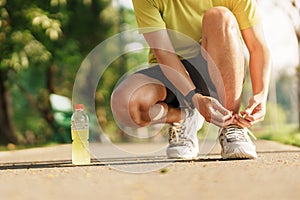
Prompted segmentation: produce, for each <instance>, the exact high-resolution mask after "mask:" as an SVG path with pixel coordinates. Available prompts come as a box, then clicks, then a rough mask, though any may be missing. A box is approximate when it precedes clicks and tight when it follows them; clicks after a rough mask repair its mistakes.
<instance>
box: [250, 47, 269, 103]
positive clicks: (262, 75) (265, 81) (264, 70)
mask: <svg viewBox="0 0 300 200" xmlns="http://www.w3.org/2000/svg"><path fill="white" fill-rule="evenodd" d="M270 74H271V59H270V53H269V50H268V48H267V47H264V46H260V47H258V48H256V49H255V50H254V51H253V52H250V76H251V82H252V90H253V95H257V94H260V95H261V96H262V97H263V98H264V99H265V100H266V99H267V96H268V90H269V82H270Z"/></svg>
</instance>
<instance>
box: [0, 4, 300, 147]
mask: <svg viewBox="0 0 300 200" xmlns="http://www.w3.org/2000/svg"><path fill="white" fill-rule="evenodd" d="M257 2H258V4H259V8H260V9H261V13H262V15H263V19H264V21H263V23H264V31H265V35H266V38H267V42H268V45H269V47H270V49H271V53H272V58H273V74H272V80H271V86H270V94H269V101H268V110H267V116H266V119H265V121H264V122H262V123H260V124H258V125H256V126H255V127H253V128H252V129H253V132H254V133H255V134H256V135H257V136H258V138H262V139H270V140H277V141H280V142H283V143H288V144H293V145H298V146H300V127H299V124H300V123H299V112H300V109H299V104H300V101H299V99H300V98H299V96H300V87H298V85H299V84H300V82H299V80H300V71H299V57H300V53H299V49H300V46H299V41H300V40H299V39H300V0H284V1H282V0H257ZM134 28H137V25H136V21H135V16H134V12H133V8H132V2H131V0H43V1H41V0H30V1H29V0H26V1H24V0H0V149H2V150H5V149H16V148H24V147H33V146H42V145H50V144H59V143H70V142H71V135H70V117H71V115H72V100H71V98H72V90H73V84H74V81H75V78H76V73H77V71H78V69H79V68H80V66H81V63H82V61H83V60H84V58H85V57H86V56H87V55H88V54H89V52H90V51H92V50H93V49H94V48H95V47H96V46H97V45H98V44H100V43H101V42H103V41H105V40H106V39H108V38H110V37H112V36H114V35H115V34H118V33H120V32H123V31H126V30H131V29H134ZM122 40H124V41H120V43H122V42H123V43H124V42H125V43H127V44H128V43H130V42H128V41H126V38H122ZM132 43H133V44H132V46H135V47H136V45H138V44H137V43H136V41H135V42H134V41H133V42H132ZM140 45H142V46H143V45H145V44H142V43H141V44H140ZM110 48H112V49H114V48H115V49H117V47H116V46H114V47H113V46H112V47H110ZM128 48H130V45H128ZM146 62H147V48H146V47H145V50H144V51H139V52H138V54H124V55H122V56H120V57H119V58H117V59H116V60H115V61H114V62H113V63H111V64H110V66H109V67H108V68H107V69H106V70H105V72H104V74H103V76H102V77H101V79H100V80H99V83H98V87H97V90H96V94H95V109H96V114H97V120H98V123H99V124H100V125H101V127H102V131H103V132H105V134H106V136H108V139H109V140H111V141H113V142H130V141H132V138H131V137H130V136H129V135H128V134H124V132H123V131H122V130H120V129H119V128H118V126H117V125H116V123H115V121H114V119H113V116H112V114H111V110H110V105H109V102H110V94H111V92H112V90H113V88H114V87H115V84H116V83H117V82H118V81H119V79H120V78H121V77H122V76H123V74H125V73H126V72H128V71H130V70H132V69H133V67H136V66H138V65H142V64H143V63H146ZM249 95H251V84H250V82H249V77H248V79H247V80H246V82H245V92H244V95H243V104H244V105H245V104H246V103H247V100H248V97H249ZM141 133H142V132H141ZM91 134H92V135H91V138H92V140H94V141H99V142H101V140H102V139H101V136H99V135H93V133H92V132H91ZM199 134H200V137H201V133H199ZM133 139H136V138H133ZM153 139H155V138H153V137H150V138H148V140H153Z"/></svg>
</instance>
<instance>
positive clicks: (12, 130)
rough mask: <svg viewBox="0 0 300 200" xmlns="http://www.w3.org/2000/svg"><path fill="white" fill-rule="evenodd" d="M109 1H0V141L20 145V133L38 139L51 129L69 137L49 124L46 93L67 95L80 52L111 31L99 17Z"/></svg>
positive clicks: (50, 116)
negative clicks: (33, 135) (34, 136)
mask: <svg viewBox="0 0 300 200" xmlns="http://www.w3.org/2000/svg"><path fill="white" fill-rule="evenodd" d="M109 2H110V0H69V1H67V0H47V1H39V0H31V1H26V2H24V1H21V0H10V1H7V0H0V52H1V55H0V143H4V144H5V143H8V142H11V143H15V144H17V143H26V142H27V141H26V139H27V138H26V134H25V132H27V133H28V132H34V134H35V135H36V136H37V138H39V137H40V138H41V139H40V142H44V141H46V140H47V139H49V138H52V137H53V133H55V134H56V136H57V137H56V138H57V140H60V141H61V142H64V141H67V140H69V137H67V138H66V137H64V136H63V134H65V133H64V132H63V131H64V130H61V131H62V132H61V133H59V131H60V129H59V127H57V126H55V121H54V118H53V112H52V108H51V104H50V101H49V95H50V94H51V93H58V94H63V95H65V96H69V97H70V96H71V92H72V86H73V81H74V74H75V73H76V70H77V69H78V67H79V65H80V62H81V60H82V58H83V56H85V55H86V54H87V52H89V51H90V50H91V48H92V47H93V46H94V45H95V44H98V43H99V42H101V41H102V40H104V39H105V38H106V37H107V35H108V34H109V33H110V31H111V29H110V27H111V25H110V24H109V23H107V22H105V20H103V18H101V12H102V11H103V10H104V9H105V8H106V6H107V4H109ZM13 119H14V122H16V124H17V126H15V125H14V123H13ZM18 132H21V134H17V133H18ZM38 132H39V133H38ZM37 134H39V135H37ZM42 134H44V136H42ZM29 135H32V134H29ZM67 135H69V134H67ZM47 137H48V138H47ZM31 138H32V137H31Z"/></svg>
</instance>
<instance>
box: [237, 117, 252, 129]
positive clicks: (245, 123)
mask: <svg viewBox="0 0 300 200" xmlns="http://www.w3.org/2000/svg"><path fill="white" fill-rule="evenodd" d="M234 122H235V123H236V124H237V125H239V126H241V127H243V128H245V127H250V126H251V122H250V121H248V120H247V119H245V118H242V117H241V116H239V115H236V117H235V120H234Z"/></svg>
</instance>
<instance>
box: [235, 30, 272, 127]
mask: <svg viewBox="0 0 300 200" xmlns="http://www.w3.org/2000/svg"><path fill="white" fill-rule="evenodd" d="M242 36H243V38H244V41H245V43H246V46H247V48H248V50H249V53H250V76H251V82H252V90H253V96H252V97H251V98H250V100H249V104H248V106H247V107H246V109H245V111H243V112H241V115H242V116H243V117H237V124H238V125H240V126H243V127H250V126H251V125H253V124H255V123H257V122H260V121H262V120H263V119H264V117H265V113H266V101H267V96H268V89H269V82H270V74H271V59H270V53H269V49H268V47H267V45H266V42H265V38H264V33H263V30H262V26H261V25H257V26H254V27H252V28H248V29H245V30H243V31H242Z"/></svg>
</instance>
